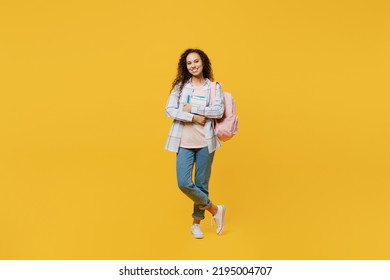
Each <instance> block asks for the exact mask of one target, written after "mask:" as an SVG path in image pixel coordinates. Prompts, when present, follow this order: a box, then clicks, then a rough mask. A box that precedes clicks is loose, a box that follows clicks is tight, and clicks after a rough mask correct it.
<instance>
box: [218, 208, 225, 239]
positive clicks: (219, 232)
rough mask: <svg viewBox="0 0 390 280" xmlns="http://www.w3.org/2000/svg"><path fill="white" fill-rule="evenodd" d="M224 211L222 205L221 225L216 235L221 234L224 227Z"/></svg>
mask: <svg viewBox="0 0 390 280" xmlns="http://www.w3.org/2000/svg"><path fill="white" fill-rule="evenodd" d="M225 212H226V207H225V206H222V226H221V229H220V231H218V232H217V234H218V235H220V234H222V232H223V229H224V228H225Z"/></svg>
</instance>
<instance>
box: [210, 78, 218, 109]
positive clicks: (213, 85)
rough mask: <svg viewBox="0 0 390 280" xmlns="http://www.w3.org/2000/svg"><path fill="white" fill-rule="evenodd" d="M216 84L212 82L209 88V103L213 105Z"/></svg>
mask: <svg viewBox="0 0 390 280" xmlns="http://www.w3.org/2000/svg"><path fill="white" fill-rule="evenodd" d="M217 83H218V82H212V83H211V86H210V101H211V102H210V103H211V104H214V101H215V94H216V88H217Z"/></svg>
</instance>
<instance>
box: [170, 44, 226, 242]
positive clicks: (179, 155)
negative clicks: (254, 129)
mask: <svg viewBox="0 0 390 280" xmlns="http://www.w3.org/2000/svg"><path fill="white" fill-rule="evenodd" d="M211 81H213V71H212V69H211V63H210V60H209V58H208V57H207V55H206V54H205V53H204V52H203V51H201V50H199V49H188V50H186V51H185V52H184V53H183V54H182V55H181V57H180V60H179V63H178V71H177V75H176V78H175V80H174V81H173V84H172V90H171V93H170V95H169V99H168V103H167V105H166V108H165V112H166V115H167V116H168V117H170V118H173V119H174V120H173V123H172V126H171V129H170V132H169V136H168V139H167V142H166V146H165V148H166V149H167V150H169V151H172V152H176V175H177V182H178V185H179V188H180V190H181V191H182V192H183V193H184V194H185V195H187V196H188V197H189V198H190V199H191V200H192V201H193V202H194V210H193V213H192V218H193V224H192V226H191V233H192V235H193V236H194V237H195V238H203V237H204V234H203V232H202V230H201V229H200V222H201V220H203V219H204V218H205V210H207V211H208V212H210V213H211V214H212V215H213V219H214V221H215V223H216V225H217V230H216V232H217V234H221V233H222V231H223V228H224V216H225V206H223V205H215V204H213V203H212V202H211V200H210V199H209V191H208V186H209V180H210V174H211V166H212V163H213V158H214V153H215V150H216V149H217V148H219V147H220V146H221V143H220V141H219V139H218V137H217V135H216V134H215V131H214V120H213V119H218V118H221V117H222V116H223V112H224V103H223V102H224V100H223V94H222V90H221V86H220V85H219V84H217V85H216V93H215V101H214V102H213V104H211V101H210V100H211V99H210V86H211ZM194 166H195V182H194V181H193V179H192V171H193V167H194Z"/></svg>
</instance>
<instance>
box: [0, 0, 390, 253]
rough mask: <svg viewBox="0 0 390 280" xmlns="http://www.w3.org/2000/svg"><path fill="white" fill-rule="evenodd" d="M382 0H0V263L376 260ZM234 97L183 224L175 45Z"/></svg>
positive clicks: (384, 225)
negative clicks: (171, 99) (174, 107)
mask: <svg viewBox="0 0 390 280" xmlns="http://www.w3.org/2000/svg"><path fill="white" fill-rule="evenodd" d="M389 27H390V5H389V2H388V1H385V0H382V1H378V0H373V1H352V0H350V1H347V0H343V1H336V0H333V1H309V0H307V1H303V0H298V1H287V0H279V1H256V0H251V1H249V0H242V1H226V0H224V1H203V0H201V1H195V2H188V1H179V0H161V1H143V0H137V1H125V0H122V1H119V0H116V1H91V0H84V1H76V0H67V1H63V0H61V1H48V0H41V1H27V0H26V1H17V0H16V1H15V0H12V1H11V0H1V1H0V93H1V100H0V133H1V137H0V172H1V173H0V226H1V228H0V258H1V259H389V258H390V241H389V236H390V223H389V221H390V204H389V196H390V177H389V168H390V160H389V159H390V148H389V142H390V132H389V128H390V115H389V109H390V108H389V107H390V106H389V104H390V98H389V93H390V90H389V89H390V86H389V74H390V69H389V65H390V55H389V53H390V52H389V50H390V36H389V34H390V33H389V31H390V30H389ZM188 47H197V48H201V49H203V50H204V51H205V52H206V53H207V54H208V55H209V57H210V59H211V61H212V63H213V69H214V74H215V78H216V80H218V81H220V82H222V83H223V86H224V89H225V90H226V91H230V92H232V93H233V94H234V97H235V100H236V102H237V110H238V114H239V118H240V130H239V134H238V135H237V136H236V137H235V138H234V139H233V140H231V141H230V142H227V143H225V144H224V145H223V147H222V148H221V149H220V150H218V151H217V153H216V157H215V161H214V166H213V174H212V179H211V185H210V188H211V198H212V199H213V201H214V202H216V203H224V204H226V206H227V216H226V222H227V225H226V233H225V234H224V235H223V236H216V235H215V234H214V229H213V228H211V226H210V225H209V222H210V216H207V219H206V221H205V222H204V224H203V229H204V231H205V234H206V237H205V238H204V239H203V240H195V239H194V238H193V237H192V236H191V234H190V232H189V226H190V224H191V211H192V203H191V202H190V201H189V200H188V199H187V198H186V197H185V196H184V195H183V194H182V193H181V192H180V191H179V189H178V188H177V186H176V178H175V154H174V153H170V152H167V151H165V150H164V149H163V146H164V144H165V139H166V136H167V134H168V129H169V127H170V124H171V120H170V119H168V118H166V117H165V115H164V107H165V104H166V101H167V98H168V93H169V90H170V85H171V82H172V80H173V78H174V76H175V73H176V66H177V61H178V58H179V56H180V54H181V53H182V52H183V51H184V50H185V49H186V48H188Z"/></svg>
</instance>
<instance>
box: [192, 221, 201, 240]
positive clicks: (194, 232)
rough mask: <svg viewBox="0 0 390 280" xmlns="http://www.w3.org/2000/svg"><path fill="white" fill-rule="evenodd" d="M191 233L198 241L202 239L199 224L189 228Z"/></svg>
mask: <svg viewBox="0 0 390 280" xmlns="http://www.w3.org/2000/svg"><path fill="white" fill-rule="evenodd" d="M191 233H192V235H193V236H194V237H195V238H198V239H200V238H203V237H204V234H203V232H202V230H201V229H200V224H193V225H192V226H191Z"/></svg>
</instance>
